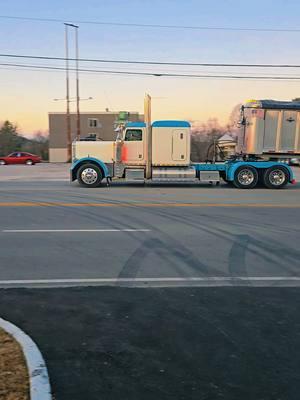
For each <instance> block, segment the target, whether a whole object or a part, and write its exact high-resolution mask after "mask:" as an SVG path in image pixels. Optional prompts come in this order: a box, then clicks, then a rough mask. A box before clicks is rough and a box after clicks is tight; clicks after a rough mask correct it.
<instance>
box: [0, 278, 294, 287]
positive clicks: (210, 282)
mask: <svg viewBox="0 0 300 400" xmlns="http://www.w3.org/2000/svg"><path fill="white" fill-rule="evenodd" d="M126 284H127V285H128V286H145V285H147V286H150V287H156V286H165V287H168V286H245V285H247V284H250V285H252V286H300V277H299V276H289V277H285V276H250V277H245V276H233V277H230V276H224V277H220V276H209V277H187V278H179V277H178V278H177V277H170V278H86V279H85V278H80V279H18V280H0V287H1V286H2V287H5V286H11V287H20V286H48V287H49V286H50V287H51V286H52V287H59V286H61V287H64V286H92V285H94V286H105V285H125V286H126Z"/></svg>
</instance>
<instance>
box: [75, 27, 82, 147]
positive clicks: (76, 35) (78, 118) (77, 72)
mask: <svg viewBox="0 0 300 400" xmlns="http://www.w3.org/2000/svg"><path fill="white" fill-rule="evenodd" d="M73 26H74V28H75V46H76V106H77V135H76V138H77V140H80V135H81V132H80V109H79V102H80V97H79V46H78V29H79V26H77V25H73Z"/></svg>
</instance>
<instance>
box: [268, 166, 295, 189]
mask: <svg viewBox="0 0 300 400" xmlns="http://www.w3.org/2000/svg"><path fill="white" fill-rule="evenodd" d="M288 181H289V172H288V170H287V169H286V168H284V167H281V166H278V167H276V166H274V167H270V168H268V169H266V171H265V172H264V175H263V183H264V185H265V186H266V187H267V188H269V189H280V188H282V187H283V186H285V185H286V184H287V183H288Z"/></svg>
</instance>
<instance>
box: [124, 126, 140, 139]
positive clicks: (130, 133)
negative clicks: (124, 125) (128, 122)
mask: <svg viewBox="0 0 300 400" xmlns="http://www.w3.org/2000/svg"><path fill="white" fill-rule="evenodd" d="M141 140H143V131H142V130H141V129H127V131H126V134H125V141H126V142H136V141H141Z"/></svg>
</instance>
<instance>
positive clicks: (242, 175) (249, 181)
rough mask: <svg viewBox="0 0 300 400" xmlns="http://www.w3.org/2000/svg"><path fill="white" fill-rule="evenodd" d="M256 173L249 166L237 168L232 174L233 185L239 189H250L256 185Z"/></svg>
mask: <svg viewBox="0 0 300 400" xmlns="http://www.w3.org/2000/svg"><path fill="white" fill-rule="evenodd" d="M257 182H258V172H257V170H256V169H255V168H254V167H252V166H251V165H245V166H241V167H239V168H238V169H237V170H236V171H235V174H234V179H233V184H234V186H235V187H237V188H239V189H252V188H254V187H255V186H256V185H257Z"/></svg>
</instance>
